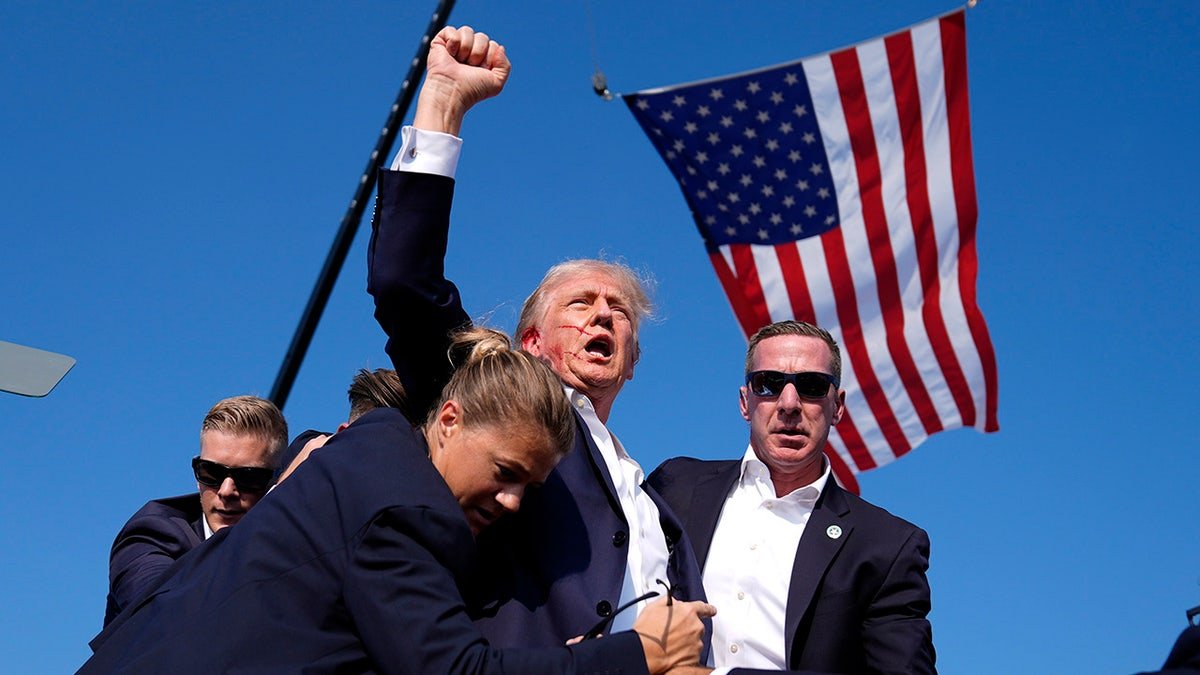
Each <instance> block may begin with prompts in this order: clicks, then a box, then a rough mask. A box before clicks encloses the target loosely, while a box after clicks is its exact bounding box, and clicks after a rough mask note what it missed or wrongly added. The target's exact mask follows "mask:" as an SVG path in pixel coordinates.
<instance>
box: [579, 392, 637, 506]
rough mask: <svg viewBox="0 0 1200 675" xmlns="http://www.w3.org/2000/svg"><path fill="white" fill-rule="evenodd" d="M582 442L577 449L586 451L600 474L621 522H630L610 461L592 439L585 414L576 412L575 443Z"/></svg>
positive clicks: (595, 469) (594, 468)
mask: <svg viewBox="0 0 1200 675" xmlns="http://www.w3.org/2000/svg"><path fill="white" fill-rule="evenodd" d="M610 433H611V432H610ZM581 443H582V445H583V448H578V447H577V450H580V449H582V450H584V451H586V453H587V457H588V460H589V463H590V464H591V465H592V471H594V472H595V473H596V475H598V476H600V480H601V482H602V483H603V484H604V494H605V495H607V496H608V502H609V505H610V506H612V510H613V512H614V513H616V514H617V516H618V517H620V519H621V522H624V523H626V524H628V521H626V519H625V509H624V508H622V507H621V498H620V497H618V496H617V486H616V485H615V484H614V483H613V479H612V476H610V475H609V473H608V463H607V462H605V461H604V455H601V454H600V448H599V447H597V446H596V441H595V440H593V439H592V430H591V429H589V428H588V425H587V422H585V421H583V416H581V415H580V414H579V413H578V412H576V413H575V445H576V446H579V445H580V444H581Z"/></svg>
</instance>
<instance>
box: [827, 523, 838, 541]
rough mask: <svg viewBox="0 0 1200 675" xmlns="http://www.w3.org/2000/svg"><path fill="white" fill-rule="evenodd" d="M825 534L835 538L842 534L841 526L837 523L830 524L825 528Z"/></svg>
mask: <svg viewBox="0 0 1200 675" xmlns="http://www.w3.org/2000/svg"><path fill="white" fill-rule="evenodd" d="M825 534H827V535H829V538H830V539H837V538H839V537H841V536H842V528H840V527H838V526H837V525H830V526H829V527H827V528H825Z"/></svg>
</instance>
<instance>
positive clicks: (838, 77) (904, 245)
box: [711, 11, 999, 491]
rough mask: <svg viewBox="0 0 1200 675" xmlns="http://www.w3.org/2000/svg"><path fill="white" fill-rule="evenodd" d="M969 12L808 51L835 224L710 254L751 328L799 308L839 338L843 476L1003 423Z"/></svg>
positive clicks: (798, 313)
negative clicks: (936, 437)
mask: <svg viewBox="0 0 1200 675" xmlns="http://www.w3.org/2000/svg"><path fill="white" fill-rule="evenodd" d="M963 14H964V13H963V12H962V11H958V12H955V13H953V14H949V15H946V16H944V17H941V18H938V19H933V20H931V21H927V22H925V23H922V24H920V25H917V26H915V27H913V28H910V29H908V30H906V31H903V32H900V33H896V34H894V35H890V36H887V37H884V38H878V39H875V40H871V41H869V42H865V43H862V44H859V45H856V46H854V47H850V48H847V49H843V50H840V51H836V52H832V53H829V54H824V55H821V56H816V57H812V58H809V59H805V60H804V61H802V64H803V67H804V72H805V75H806V77H807V78H808V84H809V88H810V90H811V93H812V97H813V108H814V111H813V112H814V113H815V114H816V116H817V119H818V122H819V125H820V128H821V133H822V136H823V142H824V145H825V150H826V153H827V155H828V158H829V164H830V168H831V171H832V173H833V178H834V183H835V185H836V187H837V199H838V209H839V212H840V215H841V225H840V226H839V227H836V228H834V229H833V230H830V231H829V232H826V233H825V234H822V235H819V236H815V237H809V238H807V239H802V240H800V241H798V242H793V243H786V244H779V245H774V246H758V245H750V244H734V245H727V246H722V247H721V248H720V249H719V251H718V252H717V253H714V254H712V256H711V258H712V263H713V266H714V268H715V269H716V272H717V276H718V278H719V280H720V281H721V284H722V286H723V287H724V288H725V291H726V294H727V295H728V296H729V298H730V300H731V303H732V304H733V308H734V313H735V314H736V316H737V317H738V320H739V322H740V324H741V325H742V328H743V330H744V331H745V333H746V335H747V336H749V335H751V334H752V333H753V332H754V331H755V330H757V329H758V328H759V327H761V326H763V325H765V324H767V323H770V322H774V321H781V320H784V319H791V318H798V319H803V320H807V321H811V322H814V323H816V324H817V325H819V326H821V327H823V328H825V329H827V330H829V331H830V332H831V333H832V334H833V335H834V337H835V338H836V339H837V340H838V342H839V344H840V345H841V347H842V364H843V365H842V370H843V376H842V381H843V387H844V388H845V390H846V409H847V415H846V416H845V417H844V418H843V420H842V422H841V423H840V424H839V425H838V426H837V427H836V429H835V430H834V432H833V433H832V434H831V436H830V445H831V447H832V448H833V449H834V450H836V456H835V455H834V453H830V458H831V462H832V464H833V468H834V470H835V472H836V473H837V476H838V479H839V481H840V482H841V483H842V484H843V485H845V486H847V487H848V488H850V489H853V490H855V491H857V480H856V479H855V477H854V476H855V474H858V473H860V472H862V471H866V470H868V469H873V468H875V467H877V466H882V465H883V464H887V463H888V462H890V461H892V460H894V459H896V458H897V457H900V456H901V455H903V454H905V453H907V452H908V451H909V450H911V449H912V448H914V447H916V446H917V445H918V444H920V443H921V442H922V441H924V440H925V439H926V438H927V437H929V435H931V434H934V433H937V432H938V431H943V430H946V429H953V428H957V427H976V428H978V429H981V430H983V431H996V430H997V429H998V428H999V425H998V424H997V421H996V394H997V383H996V359H995V354H994V352H993V350H992V344H991V339H990V338H989V337H988V332H987V326H986V325H985V323H984V320H983V315H982V314H981V313H980V311H979V308H978V306H977V304H976V296H975V279H976V274H977V262H976V254H975V223H976V216H977V209H976V202H975V178H974V170H973V168H972V164H971V134H970V119H969V118H970V114H969V109H968V102H967V72H966V40H965V26H964V15H963Z"/></svg>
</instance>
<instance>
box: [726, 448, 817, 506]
mask: <svg viewBox="0 0 1200 675" xmlns="http://www.w3.org/2000/svg"><path fill="white" fill-rule="evenodd" d="M821 466H822V471H821V475H820V476H818V477H817V479H816V480H814V481H813V482H811V483H809V484H808V485H805V486H802V487H798V488H796V489H795V490H792V491H791V492H789V493H788V494H786V495H779V496H778V498H779V499H782V500H787V501H792V502H806V503H814V502H816V501H817V500H818V499H820V497H821V493H822V492H824V491H825V484H826V483H827V482H828V481H829V475H830V471H829V460H827V459H825V457H824V455H822V456H821ZM739 484H740V485H741V486H742V487H744V488H750V487H754V486H757V487H758V488H759V491H760V492H763V493H764V494H763V497H764V498H767V497H772V498H774V497H775V496H776V495H775V484H774V483H772V482H771V470H770V469H769V468H767V465H766V464H765V463H763V461H762V460H761V459H759V458H758V455H756V454H754V448H753V447H751V446H746V454H745V455H743V456H742V470H741V475H740V479H739Z"/></svg>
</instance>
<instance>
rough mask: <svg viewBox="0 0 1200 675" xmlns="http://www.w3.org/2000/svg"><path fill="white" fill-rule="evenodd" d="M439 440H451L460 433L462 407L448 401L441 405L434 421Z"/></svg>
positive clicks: (452, 401)
mask: <svg viewBox="0 0 1200 675" xmlns="http://www.w3.org/2000/svg"><path fill="white" fill-rule="evenodd" d="M434 424H435V426H436V427H437V436H438V439H439V440H444V439H449V438H453V437H454V436H456V435H457V434H459V433H460V432H461V431H462V424H463V416H462V406H460V405H459V404H458V401H455V400H454V399H450V400H449V401H446V402H445V403H443V404H442V407H441V408H440V409H439V410H438V413H437V417H436V418H435V420H434Z"/></svg>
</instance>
